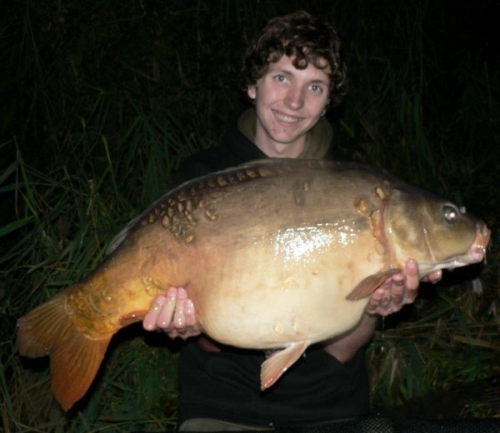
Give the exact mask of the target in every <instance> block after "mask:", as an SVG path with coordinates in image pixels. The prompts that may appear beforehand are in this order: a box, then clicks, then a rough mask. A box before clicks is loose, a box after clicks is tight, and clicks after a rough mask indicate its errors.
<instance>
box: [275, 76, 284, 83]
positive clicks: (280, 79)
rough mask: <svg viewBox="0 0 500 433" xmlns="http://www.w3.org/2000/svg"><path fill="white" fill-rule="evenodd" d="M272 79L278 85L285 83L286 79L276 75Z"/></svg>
mask: <svg viewBox="0 0 500 433" xmlns="http://www.w3.org/2000/svg"><path fill="white" fill-rule="evenodd" d="M274 79H275V80H276V81H277V82H278V83H283V82H285V81H286V77H285V76H284V75H276V76H275V77H274Z"/></svg>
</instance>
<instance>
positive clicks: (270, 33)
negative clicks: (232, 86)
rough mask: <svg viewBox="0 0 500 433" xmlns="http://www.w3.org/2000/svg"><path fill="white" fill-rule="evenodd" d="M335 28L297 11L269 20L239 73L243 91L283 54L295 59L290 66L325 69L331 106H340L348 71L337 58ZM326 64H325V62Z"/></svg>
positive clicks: (247, 53) (337, 40)
mask: <svg viewBox="0 0 500 433" xmlns="http://www.w3.org/2000/svg"><path fill="white" fill-rule="evenodd" d="M340 45H341V43H340V39H339V37H338V35H337V32H336V31H335V29H334V28H333V27H332V26H331V25H330V24H328V23H327V22H325V21H322V20H320V19H319V18H315V17H313V16H312V15H310V14H309V13H307V12H304V11H298V12H294V13H292V14H289V15H285V16H282V17H277V18H274V19H272V20H271V21H269V22H268V23H267V25H266V26H265V27H264V28H263V29H262V31H261V33H260V34H259V35H257V37H256V38H255V40H254V42H253V43H252V44H250V46H249V47H248V49H247V51H246V53H245V58H244V65H243V70H242V78H243V82H244V85H245V87H246V88H248V87H249V86H253V85H255V84H256V83H257V80H258V79H259V78H261V77H262V76H263V75H264V74H265V73H266V71H267V69H268V68H269V64H271V63H274V62H277V61H279V59H281V57H282V56H283V55H286V56H288V57H294V61H293V65H294V66H295V67H296V68H297V69H305V68H307V66H308V65H309V64H312V65H314V66H315V67H316V68H318V69H323V70H326V71H327V73H328V76H329V78H330V88H329V91H330V105H331V106H336V105H338V104H340V102H341V101H342V100H343V98H344V96H345V95H346V94H347V89H348V85H347V68H346V65H345V62H344V60H343V59H342V57H341V55H340ZM325 61H326V63H325Z"/></svg>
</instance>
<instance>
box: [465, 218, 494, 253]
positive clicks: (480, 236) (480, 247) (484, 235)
mask: <svg viewBox="0 0 500 433" xmlns="http://www.w3.org/2000/svg"><path fill="white" fill-rule="evenodd" d="M477 228H478V230H477V236H476V239H475V240H474V243H473V244H472V246H471V247H470V249H469V254H470V256H471V259H472V260H475V261H474V263H479V262H482V261H483V260H484V261H485V262H486V247H487V246H488V244H489V242H490V238H491V230H490V229H489V228H488V227H486V224H484V223H478V225H477Z"/></svg>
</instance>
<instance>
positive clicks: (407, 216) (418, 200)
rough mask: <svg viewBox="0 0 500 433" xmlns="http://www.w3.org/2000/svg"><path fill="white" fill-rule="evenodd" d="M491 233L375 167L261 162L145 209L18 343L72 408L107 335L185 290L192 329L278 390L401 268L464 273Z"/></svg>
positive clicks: (28, 323)
mask: <svg viewBox="0 0 500 433" xmlns="http://www.w3.org/2000/svg"><path fill="white" fill-rule="evenodd" d="M489 236H490V231H489V229H488V228H487V227H486V225H485V224H484V222H483V221H481V220H480V219H477V218H475V217H473V216H471V215H469V214H467V213H466V212H465V210H464V209H460V208H459V207H457V206H456V205H455V204H453V203H451V202H449V201H448V200H446V199H444V198H442V197H439V196H436V195H433V194H431V193H429V192H426V191H424V190H422V189H419V188H417V187H414V186H411V185H409V184H407V183H405V182H403V181H401V180H399V179H397V178H395V177H394V176H391V175H390V174H389V173H387V172H386V171H384V170H381V169H378V168H376V167H372V166H368V165H363V164H357V163H345V162H343V163H340V162H333V161H317V160H292V159H283V160H280V159H270V160H265V161H257V162H254V163H250V164H247V165H245V166H241V167H236V168H233V169H229V170H224V171H222V172H218V173H214V174H211V175H207V176H204V177H201V178H198V179H194V180H192V181H190V182H187V183H185V184H183V185H181V186H179V187H177V188H175V189H173V190H172V191H170V192H167V193H166V194H165V195H164V196H162V197H161V198H160V199H158V200H157V201H156V202H154V203H153V204H152V205H151V206H150V207H149V208H148V209H147V210H145V211H144V212H143V213H142V214H140V215H139V216H138V217H137V218H135V219H134V220H132V221H131V222H130V223H129V224H128V225H127V226H126V227H125V228H124V230H122V232H120V233H119V234H118V235H117V236H116V238H115V239H114V240H113V241H112V242H111V243H110V247H109V248H108V256H107V258H106V259H105V261H104V262H103V263H102V264H101V266H99V267H98V268H97V269H96V270H95V271H94V272H93V273H91V274H90V275H89V276H88V277H86V278H85V279H84V280H83V281H80V282H78V283H76V284H74V285H73V286H71V287H69V288H68V289H66V290H65V291H63V292H61V293H60V294H58V295H57V296H56V297H54V298H52V299H50V300H48V301H47V302H46V303H44V304H42V305H40V306H38V307H36V308H35V309H34V310H32V311H31V312H29V313H28V314H26V315H25V316H24V317H22V318H20V319H19V321H18V346H19V350H20V353H21V354H22V355H25V356H30V357H37V356H43V355H49V356H50V358H51V373H52V389H53V391H54V393H55V395H56V397H57V399H58V400H59V402H60V403H61V405H62V406H63V408H65V409H69V408H70V407H71V406H72V405H73V404H74V403H75V402H76V401H78V400H79V399H80V398H81V397H82V396H83V395H84V394H85V393H86V391H87V389H88V387H89V386H90V384H91V383H92V381H93V380H94V377H95V375H96V373H97V370H98V368H99V366H100V364H101V362H102V359H103V358H104V356H105V352H106V349H107V347H108V344H109V341H110V339H111V337H112V336H113V334H115V333H116V332H117V331H118V330H119V329H121V328H123V327H124V326H127V325H129V324H130V323H133V322H135V321H139V320H142V319H143V317H144V315H145V314H146V312H147V311H148V310H149V308H151V305H152V302H153V300H154V298H155V297H156V296H157V295H159V294H164V293H165V292H166V291H167V290H168V288H169V287H185V288H186V290H187V292H188V296H189V298H190V299H191V300H192V301H193V304H194V306H195V311H196V320H197V324H198V326H199V327H200V329H201V330H202V332H204V333H206V334H207V335H209V336H210V337H212V338H213V339H215V340H217V341H219V342H221V343H223V344H227V345H233V346H236V347H240V348H247V349H262V350H265V351H266V353H271V352H272V355H271V356H270V357H269V358H268V359H267V360H266V361H265V362H264V363H263V365H262V371H261V378H260V379H261V386H262V388H263V389H265V388H268V387H270V386H279V378H280V377H281V375H282V374H284V373H285V372H286V371H287V370H288V369H289V367H290V366H291V365H293V364H294V363H295V362H300V360H299V359H300V357H301V355H302V354H303V353H304V351H305V350H306V348H307V347H308V346H309V345H311V344H313V343H316V342H319V341H322V340H326V339H328V338H332V337H335V336H337V335H341V334H343V333H345V332H348V331H349V330H351V329H353V328H354V327H355V326H356V325H357V324H358V323H359V321H360V320H361V318H362V316H363V314H364V311H365V308H366V305H367V303H368V300H369V296H370V294H371V293H372V292H373V291H374V290H375V289H376V288H377V287H379V286H380V284H382V283H383V282H384V281H385V280H386V279H387V278H389V277H390V276H392V275H394V274H395V273H399V272H402V270H403V269H404V264H405V262H406V260H408V259H410V258H413V259H415V260H417V262H418V263H419V271H420V277H424V276H426V275H428V274H430V273H431V272H432V271H434V270H436V269H444V268H454V267H458V266H466V265H468V264H470V263H475V262H478V261H481V260H483V257H484V253H485V248H486V245H487V244H488V241H489ZM40 324H43V326H40ZM76 366H78V367H76ZM275 384H276V385H275Z"/></svg>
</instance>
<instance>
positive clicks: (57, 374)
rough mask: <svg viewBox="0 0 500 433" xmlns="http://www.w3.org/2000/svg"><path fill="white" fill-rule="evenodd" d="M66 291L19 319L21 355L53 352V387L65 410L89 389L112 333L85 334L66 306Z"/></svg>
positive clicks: (43, 354) (29, 355)
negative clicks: (96, 336)
mask: <svg viewBox="0 0 500 433" xmlns="http://www.w3.org/2000/svg"><path fill="white" fill-rule="evenodd" d="M65 303H66V293H65V292H63V293H61V294H59V295H58V296H56V297H54V298H52V299H50V300H49V301H48V302H46V303H45V304H42V305H40V306H39V307H37V308H35V309H34V310H33V311H31V312H29V313H28V314H27V315H26V316H24V317H21V318H20V319H19V321H18V323H17V326H18V333H17V343H18V347H19V352H20V353H21V355H24V356H28V357H30V358H37V357H39V356H45V355H49V356H50V370H51V373H52V390H53V391H54V394H55V396H56V398H57V400H58V401H59V403H61V406H62V407H63V408H64V410H68V409H70V408H71V407H72V406H73V404H75V402H77V401H78V400H79V399H80V398H82V397H83V395H84V394H85V393H86V392H87V390H88V388H89V387H90V385H91V383H92V381H93V380H94V378H95V375H96V374H97V370H98V369H99V366H100V365H101V362H102V359H103V358H104V354H105V352H106V349H107V347H108V344H109V341H110V340H111V337H112V335H109V336H105V337H104V338H100V339H92V338H90V337H88V336H86V335H84V334H82V333H81V332H80V331H79V330H78V329H77V328H76V326H75V325H74V323H73V321H72V320H71V317H70V315H69V314H68V312H67V311H66V310H65V308H64V306H65Z"/></svg>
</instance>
